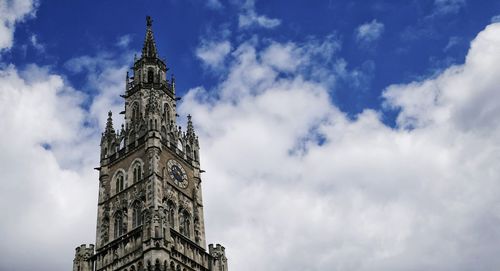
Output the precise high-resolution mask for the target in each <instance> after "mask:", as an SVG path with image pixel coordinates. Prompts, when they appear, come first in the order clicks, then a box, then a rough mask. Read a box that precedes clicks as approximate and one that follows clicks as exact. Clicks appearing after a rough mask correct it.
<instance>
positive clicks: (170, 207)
mask: <svg viewBox="0 0 500 271" xmlns="http://www.w3.org/2000/svg"><path fill="white" fill-rule="evenodd" d="M174 212H175V207H174V203H173V202H172V201H170V200H169V201H168V202H167V219H168V224H169V225H170V227H171V228H173V227H174V224H175V223H174V222H175V220H174Z"/></svg>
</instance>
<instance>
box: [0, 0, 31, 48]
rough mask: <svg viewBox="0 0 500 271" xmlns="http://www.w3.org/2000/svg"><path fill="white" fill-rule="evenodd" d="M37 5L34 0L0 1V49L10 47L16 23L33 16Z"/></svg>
mask: <svg viewBox="0 0 500 271" xmlns="http://www.w3.org/2000/svg"><path fill="white" fill-rule="evenodd" d="M37 6H38V2H37V1H36V0H13V1H0V51H2V50H8V49H10V48H11V47H12V44H13V40H14V31H15V26H16V24H17V23H19V22H22V21H24V20H25V19H26V18H27V17H30V16H34V15H35V12H36V8H37Z"/></svg>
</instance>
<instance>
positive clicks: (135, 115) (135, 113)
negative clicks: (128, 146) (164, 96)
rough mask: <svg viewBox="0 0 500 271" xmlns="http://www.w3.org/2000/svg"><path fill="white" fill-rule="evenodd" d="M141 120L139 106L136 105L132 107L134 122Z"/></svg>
mask: <svg viewBox="0 0 500 271" xmlns="http://www.w3.org/2000/svg"><path fill="white" fill-rule="evenodd" d="M138 119H139V105H138V104H137V103H134V105H133V106H132V120H133V121H137V120H138Z"/></svg>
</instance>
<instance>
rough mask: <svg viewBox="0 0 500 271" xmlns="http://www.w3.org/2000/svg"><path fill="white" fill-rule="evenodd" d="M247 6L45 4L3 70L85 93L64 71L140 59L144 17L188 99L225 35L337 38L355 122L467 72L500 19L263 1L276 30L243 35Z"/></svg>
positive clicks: (206, 78) (462, 4)
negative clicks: (387, 99) (410, 87)
mask: <svg viewBox="0 0 500 271" xmlns="http://www.w3.org/2000/svg"><path fill="white" fill-rule="evenodd" d="M217 3H219V2H217ZM243 6H244V5H243V4H242V3H241V1H229V2H220V3H219V5H210V4H207V3H205V2H204V1H196V0H190V1H148V2H144V1H129V2H125V3H123V2H122V1H97V2H95V3H93V2H91V1H90V2H89V1H71V2H68V1H46V2H43V1H42V2H40V4H39V7H38V9H37V11H36V19H32V20H31V19H30V20H25V21H24V22H22V23H20V24H19V25H18V27H17V28H16V32H15V45H16V46H14V48H13V49H12V50H11V51H10V52H8V53H6V54H4V55H3V60H4V62H12V63H14V64H16V65H18V66H23V65H26V64H29V63H37V64H39V65H49V66H51V68H52V69H53V70H54V71H57V72H60V73H62V74H65V75H66V76H67V77H68V79H69V80H70V81H71V82H72V83H73V84H74V85H75V86H78V87H80V86H83V84H84V79H83V78H82V77H81V74H72V73H70V72H68V71H67V69H65V66H64V64H65V63H66V62H67V61H68V60H69V59H71V58H75V57H78V56H81V55H96V54H97V53H98V52H100V51H107V52H111V53H112V54H120V53H122V52H123V49H124V48H120V47H119V46H117V42H118V41H119V40H120V38H122V37H124V36H126V37H128V39H129V41H130V43H129V44H128V45H127V49H130V50H133V51H137V52H138V51H139V50H140V48H141V46H142V42H143V38H144V37H143V36H144V17H145V15H146V14H148V15H150V16H152V17H153V19H154V21H155V22H154V28H155V34H156V39H157V43H158V47H159V50H160V52H161V54H162V56H163V57H165V58H166V59H167V61H168V63H169V66H170V68H171V71H172V72H173V73H174V74H175V75H176V77H177V79H178V80H177V83H178V90H179V94H180V95H182V94H184V93H185V92H186V91H187V90H188V89H190V88H192V87H195V86H198V85H203V86H208V87H210V86H213V85H214V84H216V83H217V79H218V78H217V76H214V75H213V74H210V73H208V72H205V71H204V70H203V67H202V65H200V64H201V63H200V61H199V59H198V58H197V57H196V54H195V50H196V48H197V47H198V45H199V44H200V41H201V40H202V39H209V38H212V37H214V36H215V37H220V36H221V35H224V34H222V32H224V31H227V32H229V33H228V34H225V35H227V37H224V38H226V39H228V40H229V41H231V42H233V43H234V42H238V41H241V40H244V39H248V38H250V37H252V36H254V35H256V36H258V37H259V39H261V40H262V41H263V42H262V45H261V46H265V44H266V39H271V38H272V39H273V40H275V41H280V42H287V41H292V42H304V41H307V40H308V39H311V38H318V39H321V38H324V37H326V36H328V35H334V36H335V37H336V38H337V39H338V41H339V43H340V46H341V49H340V50H339V52H338V55H339V57H341V58H342V59H344V60H345V61H346V63H347V68H348V69H352V70H357V71H359V72H360V73H362V74H363V75H364V76H365V79H364V80H362V82H360V83H359V84H355V83H352V82H350V81H351V80H349V79H346V80H343V82H340V83H339V85H338V86H337V87H335V89H333V90H332V93H333V99H334V100H335V103H336V104H337V105H338V106H339V107H340V108H341V109H342V110H343V111H345V112H349V113H351V114H356V113H359V112H360V111H361V110H362V109H363V108H366V107H369V108H377V109H378V108H380V104H381V100H380V99H379V97H380V93H381V92H382V90H383V89H384V88H385V87H387V86H389V85H391V84H395V83H408V82H410V81H413V80H415V79H418V78H421V77H423V76H429V75H432V74H434V73H436V72H437V71H439V70H442V69H444V68H446V67H448V66H449V65H451V64H456V63H461V62H463V60H464V57H465V54H466V53H467V49H468V45H469V43H470V41H471V40H472V39H473V38H474V36H475V34H476V33H477V32H478V31H480V30H481V29H483V28H484V27H485V26H486V25H488V24H489V23H490V21H491V18H492V17H494V16H495V15H497V13H498V12H499V11H500V4H499V3H498V2H496V1H480V2H478V1H476V2H473V1H462V0H447V1H433V0H425V1H370V2H369V3H367V2H366V1H318V2H315V3H314V4H305V3H304V2H303V1H272V2H269V1H266V2H264V1H262V2H256V3H255V7H254V9H255V10H256V11H257V12H258V13H259V14H262V15H263V16H267V17H268V18H274V19H276V20H278V21H279V24H278V25H277V26H275V27H271V28H266V27H255V26H251V27H248V28H244V29H240V28H239V27H238V18H239V15H240V13H241V11H242V10H243V9H244V7H243ZM373 20H376V22H378V23H380V24H382V25H383V30H382V32H381V33H380V36H379V37H377V38H375V40H373V41H371V42H369V44H360V42H359V40H358V39H357V38H356V29H357V28H358V27H359V26H361V25H363V24H366V23H370V22H373ZM33 35H35V36H36V40H37V42H39V43H40V44H43V46H44V50H43V52H40V51H38V50H37V49H36V48H34V47H32V46H29V45H30V40H31V38H32V36H33ZM131 61H132V60H130V63H131ZM79 75H80V76H79ZM82 90H83V91H85V88H82Z"/></svg>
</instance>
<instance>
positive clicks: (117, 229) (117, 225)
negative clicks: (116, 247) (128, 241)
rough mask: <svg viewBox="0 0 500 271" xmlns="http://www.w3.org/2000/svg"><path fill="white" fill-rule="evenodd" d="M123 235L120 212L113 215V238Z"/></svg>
mask: <svg viewBox="0 0 500 271" xmlns="http://www.w3.org/2000/svg"><path fill="white" fill-rule="evenodd" d="M124 233H125V227H124V226H123V214H122V212H121V211H118V212H116V213H115V219H114V236H115V238H118V237H120V236H122V235H123V234H124Z"/></svg>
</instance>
